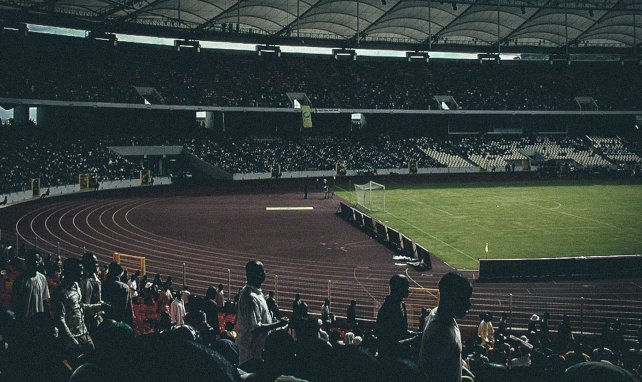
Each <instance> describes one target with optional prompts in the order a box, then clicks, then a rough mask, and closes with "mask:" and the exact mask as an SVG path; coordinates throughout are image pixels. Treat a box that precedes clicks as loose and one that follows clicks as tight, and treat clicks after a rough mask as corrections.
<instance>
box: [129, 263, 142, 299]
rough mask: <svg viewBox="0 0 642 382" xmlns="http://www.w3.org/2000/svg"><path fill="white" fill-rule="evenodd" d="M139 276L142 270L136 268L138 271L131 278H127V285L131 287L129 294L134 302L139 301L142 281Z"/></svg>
mask: <svg viewBox="0 0 642 382" xmlns="http://www.w3.org/2000/svg"><path fill="white" fill-rule="evenodd" d="M139 277H140V271H139V270H136V272H134V273H132V275H131V277H130V278H129V280H127V286H128V287H129V295H130V297H131V298H132V302H133V303H138V284H139V283H140V281H139Z"/></svg>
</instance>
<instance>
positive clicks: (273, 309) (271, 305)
mask: <svg viewBox="0 0 642 382" xmlns="http://www.w3.org/2000/svg"><path fill="white" fill-rule="evenodd" d="M265 302H267V306H268V310H269V311H270V313H271V314H272V319H273V320H278V319H279V318H281V312H280V311H279V305H278V304H277V303H276V299H275V298H274V292H273V291H269V292H268V297H267V299H266V300H265Z"/></svg>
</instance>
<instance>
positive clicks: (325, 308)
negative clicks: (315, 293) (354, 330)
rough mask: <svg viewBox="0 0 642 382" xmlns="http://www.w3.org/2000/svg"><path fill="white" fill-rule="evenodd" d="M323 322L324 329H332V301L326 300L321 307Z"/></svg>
mask: <svg viewBox="0 0 642 382" xmlns="http://www.w3.org/2000/svg"><path fill="white" fill-rule="evenodd" d="M321 322H322V324H323V326H324V327H330V326H331V325H332V320H331V319H330V299H329V298H326V299H325V301H324V302H323V305H321Z"/></svg>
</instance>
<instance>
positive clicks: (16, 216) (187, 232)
mask: <svg viewBox="0 0 642 382" xmlns="http://www.w3.org/2000/svg"><path fill="white" fill-rule="evenodd" d="M338 206H339V199H338V198H335V199H328V200H324V199H322V193H315V192H311V193H310V198H309V199H303V195H302V193H301V192H291V191H285V192H284V191H283V190H279V191H275V190H273V189H266V190H265V192H262V193H260V192H249V193H248V192H243V191H241V192H238V191H237V192H233V191H231V190H226V191H218V192H214V191H212V190H209V189H198V190H178V189H172V188H169V189H160V190H158V189H154V190H148V192H143V193H141V192H140V191H138V190H130V191H128V192H112V193H109V192H100V193H91V194H84V195H80V196H76V197H64V198H63V197H61V198H52V199H45V200H42V201H40V200H39V201H35V202H31V203H23V204H19V205H15V206H12V207H10V208H5V209H3V210H0V228H1V229H2V232H4V233H5V235H3V236H4V237H3V238H5V239H6V237H8V235H7V234H6V233H7V232H12V233H13V232H17V233H18V235H19V236H20V237H21V240H22V241H23V242H26V243H28V245H30V246H34V245H35V244H36V238H37V242H38V247H39V248H40V249H41V251H43V252H55V251H56V250H57V243H60V248H61V252H62V255H63V256H80V254H81V252H82V248H86V249H87V250H90V251H93V252H94V253H96V254H97V255H98V257H99V259H100V260H101V261H105V262H107V261H110V259H111V256H112V253H113V252H122V253H127V254H131V255H137V256H144V257H145V258H146V261H147V270H148V272H149V273H152V274H154V273H160V274H161V275H163V278H164V277H166V276H167V275H170V276H172V277H173V279H174V283H175V285H180V284H181V283H182V267H183V263H184V264H185V269H186V284H187V285H188V286H189V287H190V289H191V290H193V291H194V292H196V293H204V291H205V289H206V288H207V287H208V286H209V285H217V284H218V283H223V284H225V285H226V288H227V293H228V294H227V296H228V297H230V295H231V296H233V295H234V294H235V293H236V290H237V289H238V288H240V287H241V286H242V285H243V283H244V265H245V263H246V262H247V261H248V260H250V259H259V260H261V261H263V263H264V264H265V267H266V270H267V274H268V276H267V280H266V282H265V284H264V287H263V289H264V290H265V291H269V290H275V289H277V290H278V293H279V302H280V305H281V307H283V308H286V309H288V308H289V307H290V303H291V301H292V299H293V295H294V293H300V294H301V296H302V299H303V300H304V301H306V302H307V303H308V305H309V307H310V311H311V312H313V313H318V311H319V310H320V306H321V304H322V301H323V299H325V298H326V297H327V296H328V293H329V294H330V295H331V297H332V302H333V309H332V310H333V311H334V312H335V313H336V314H338V315H343V314H344V313H345V310H346V308H347V305H348V303H349V301H350V300H351V299H356V300H357V301H358V311H357V312H358V315H359V316H360V317H364V318H373V317H374V316H375V314H376V310H377V309H378V307H379V305H380V304H381V303H382V302H383V299H384V298H385V295H386V294H387V292H388V287H387V284H388V279H389V278H390V276H392V275H393V274H395V273H405V274H406V275H407V276H408V277H409V278H410V280H411V283H412V286H416V287H427V288H436V285H437V282H438V280H439V278H440V277H441V275H443V274H444V273H445V272H447V271H449V270H451V269H450V268H449V267H448V266H446V265H445V264H443V263H442V262H440V261H438V260H437V259H433V265H434V268H433V270H432V271H429V272H425V273H418V272H416V271H414V270H412V269H411V268H409V267H407V266H405V265H395V263H394V261H393V260H392V256H393V253H392V252H391V251H390V250H388V249H387V248H385V247H384V246H382V245H380V244H379V243H377V242H376V241H375V240H373V239H371V238H370V237H368V236H367V235H366V234H365V233H363V232H362V231H360V230H359V229H357V228H356V227H353V226H351V225H350V224H348V223H346V222H344V221H343V220H341V219H340V218H339V217H338V215H336V211H337V209H338ZM266 207H312V208H313V209H312V210H294V211H267V210H266ZM228 270H229V271H228ZM466 274H467V276H469V277H470V278H471V279H474V272H467V273H466ZM228 277H229V280H230V285H229V286H228ZM474 290H475V292H474V295H473V308H472V310H471V312H470V314H469V315H468V317H467V319H466V320H465V322H464V323H468V324H471V325H474V324H476V322H478V321H477V318H478V314H479V313H480V312H484V311H491V312H495V313H498V312H502V311H507V312H508V311H509V310H510V306H511V303H510V300H511V298H510V296H509V295H510V294H513V305H512V306H513V309H512V312H513V317H514V320H515V323H516V326H525V325H526V321H527V319H528V317H530V315H531V314H532V313H538V314H540V315H541V313H542V312H543V311H544V310H548V311H550V312H551V315H552V318H553V319H552V320H551V321H552V327H556V325H557V322H558V320H559V318H560V317H561V314H563V313H569V314H572V315H577V314H579V312H582V313H583V314H584V317H585V318H584V322H583V324H582V326H583V327H584V329H585V330H586V331H591V332H597V331H599V328H600V326H601V323H602V322H603V320H604V318H607V317H610V318H620V319H621V321H623V324H624V326H625V328H626V329H627V332H628V333H630V334H631V335H632V334H633V332H634V331H635V330H636V329H637V326H635V325H638V324H639V317H640V316H641V315H642V308H641V307H642V280H641V279H635V280H617V281H613V280H593V281H590V282H578V281H564V282H536V283H534V282H531V283H502V284H486V283H484V284H481V283H476V284H475V285H474ZM230 291H231V293H230ZM581 297H584V298H585V299H586V300H585V301H589V300H590V301H591V303H590V304H588V303H584V304H582V303H581ZM416 303H417V304H422V301H416ZM425 304H429V302H427V301H426V302H425ZM413 322H414V318H413ZM577 326H578V325H577V324H576V327H577Z"/></svg>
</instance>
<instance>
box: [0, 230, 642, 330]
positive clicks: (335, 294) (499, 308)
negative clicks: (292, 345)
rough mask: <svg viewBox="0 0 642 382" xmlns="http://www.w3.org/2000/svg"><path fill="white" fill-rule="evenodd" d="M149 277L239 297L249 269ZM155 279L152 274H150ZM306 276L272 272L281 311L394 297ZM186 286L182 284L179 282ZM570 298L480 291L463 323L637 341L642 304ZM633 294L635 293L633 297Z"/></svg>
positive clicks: (364, 315)
mask: <svg viewBox="0 0 642 382" xmlns="http://www.w3.org/2000/svg"><path fill="white" fill-rule="evenodd" d="M0 240H1V241H2V242H4V243H6V244H9V245H10V246H11V247H12V248H11V253H10V256H11V257H13V256H19V257H22V256H23V255H24V253H25V252H26V251H28V250H34V249H35V250H38V251H39V252H40V253H41V254H42V255H43V257H47V256H48V255H50V254H51V255H57V256H60V257H61V258H62V259H65V258H68V257H77V258H79V257H80V256H82V254H83V253H84V252H85V251H87V250H92V251H93V249H92V248H87V247H84V246H75V245H73V244H69V243H60V242H51V241H48V240H44V239H43V238H38V237H35V236H26V235H23V234H19V233H16V232H6V231H0ZM94 252H95V253H96V254H97V255H99V259H101V260H103V261H109V259H111V257H112V254H111V253H99V251H94ZM147 273H148V274H150V275H153V274H155V273H160V274H162V275H163V276H165V277H166V276H172V278H173V280H174V284H175V285H177V284H178V285H180V284H183V285H188V286H189V287H190V290H192V291H193V292H195V293H197V294H204V293H205V290H206V289H207V287H208V286H209V285H218V284H219V283H222V284H224V285H226V290H227V293H228V298H230V299H231V298H233V297H234V296H235V294H236V293H237V291H238V290H240V288H241V287H242V286H243V285H244V284H245V274H244V271H243V268H242V267H240V266H236V267H230V268H227V267H225V264H222V265H221V267H219V268H217V269H215V270H213V271H210V270H208V271H207V273H203V271H202V269H200V267H199V266H198V264H191V263H182V266H179V267H176V266H173V267H164V266H163V264H160V265H159V264H154V263H151V264H150V263H148V266H147ZM150 278H151V276H150ZM304 280H305V274H304V272H303V271H302V274H300V275H291V274H288V275H279V274H270V275H269V277H268V279H266V281H265V282H264V284H263V288H262V289H263V291H264V293H267V292H268V291H274V292H275V296H276V299H277V301H278V302H279V305H280V308H281V309H283V310H285V311H289V310H290V309H291V305H290V304H291V302H292V301H293V300H294V296H295V294H297V293H300V294H301V297H302V299H303V300H304V301H306V302H307V303H308V304H309V311H310V313H312V314H318V313H319V312H320V310H321V305H322V304H323V301H324V300H325V299H326V298H329V299H330V300H331V301H332V309H331V311H332V312H333V313H334V314H335V315H336V316H338V317H344V316H345V312H346V310H347V308H348V305H349V304H350V301H351V300H356V301H357V317H358V318H360V319H363V320H374V319H375V318H376V316H377V312H378V310H379V308H380V307H381V304H382V303H383V301H384V299H385V296H386V295H387V294H388V286H387V284H385V285H381V284H376V283H365V284H364V283H362V284H359V285H355V283H354V282H348V281H344V280H327V282H326V283H325V285H317V284H315V285H312V286H310V285H308V286H307V287H306V286H304ZM179 283H180V284H179ZM431 291H432V292H431V293H424V294H422V293H417V294H414V293H413V294H411V296H410V297H409V299H408V300H407V304H406V305H407V307H408V315H409V323H410V327H411V328H416V326H417V321H418V317H419V314H420V310H421V309H420V308H421V307H426V308H433V307H434V306H435V305H436V304H437V301H438V300H437V298H436V297H435V295H434V290H431ZM587 295H588V296H589V297H576V296H577V294H575V295H569V296H566V297H565V296H557V297H553V296H543V295H533V294H508V293H479V292H475V293H474V294H473V297H472V299H471V303H472V308H471V310H470V312H469V314H468V315H467V317H466V318H464V319H462V320H460V325H463V326H477V324H478V323H479V320H478V317H479V315H480V314H481V313H485V312H491V313H493V314H494V315H495V317H498V316H499V314H500V313H502V312H505V313H507V314H508V316H509V325H510V326H511V328H512V329H515V330H523V329H525V328H526V326H527V325H528V322H529V319H530V317H531V315H532V314H534V313H535V314H538V315H540V316H541V315H542V314H543V313H544V312H548V313H549V314H550V316H551V321H550V326H551V329H552V330H553V331H554V330H555V329H556V328H557V325H558V323H559V322H560V321H561V318H562V316H563V315H568V316H570V317H571V320H572V325H573V328H574V331H575V332H576V333H578V334H599V333H601V330H602V327H603V325H604V323H605V321H607V320H616V319H617V320H619V321H620V323H621V324H622V327H623V330H624V334H625V338H629V339H633V338H636V336H637V330H638V327H639V325H640V320H641V319H642V301H640V300H634V299H630V298H626V296H616V297H614V298H595V297H590V293H588V294H587ZM632 295H635V294H633V293H632Z"/></svg>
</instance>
